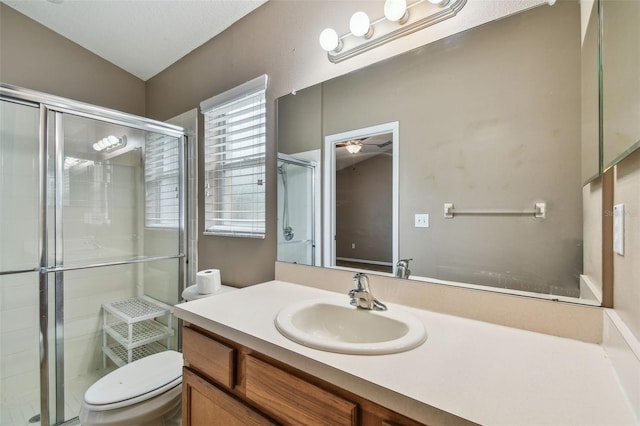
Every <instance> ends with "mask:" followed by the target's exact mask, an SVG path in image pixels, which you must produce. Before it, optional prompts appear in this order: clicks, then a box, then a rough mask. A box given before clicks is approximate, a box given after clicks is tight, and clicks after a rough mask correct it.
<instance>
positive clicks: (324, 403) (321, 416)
mask: <svg viewBox="0 0 640 426" xmlns="http://www.w3.org/2000/svg"><path fill="white" fill-rule="evenodd" d="M245 380H246V396H247V399H249V400H250V401H253V402H255V403H256V404H257V405H258V406H259V407H260V409H261V410H263V411H264V412H265V413H268V414H269V415H270V416H272V417H273V418H274V419H276V420H278V421H279V422H281V423H282V424H284V425H309V426H311V425H314V426H317V425H326V426H354V425H356V424H357V411H358V410H357V406H356V404H354V403H352V402H351V401H347V400H345V399H342V398H340V397H339V396H337V395H334V394H333V393H331V392H327V391H326V390H324V389H321V388H319V387H317V386H315V385H313V384H311V383H309V382H306V381H304V380H302V379H300V378H298V377H296V376H293V375H291V374H289V373H287V372H286V371H283V370H280V369H279V368H276V367H274V366H272V365H269V364H267V363H265V362H263V361H261V360H259V359H257V358H255V357H253V356H251V355H247V357H246V358H245Z"/></svg>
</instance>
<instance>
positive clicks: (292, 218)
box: [277, 151, 319, 265]
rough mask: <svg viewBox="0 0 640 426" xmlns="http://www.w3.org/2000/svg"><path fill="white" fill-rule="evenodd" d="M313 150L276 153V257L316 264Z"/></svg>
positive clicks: (314, 163) (315, 162)
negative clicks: (303, 153) (294, 154)
mask: <svg viewBox="0 0 640 426" xmlns="http://www.w3.org/2000/svg"><path fill="white" fill-rule="evenodd" d="M317 156H319V151H318V152H316V153H307V155H300V154H299V155H298V156H297V157H293V156H288V155H286V154H278V169H277V171H278V259H282V260H283V261H285V262H292V263H301V264H303V265H315V264H316V259H317V258H318V257H319V256H318V255H317V254H316V239H317V236H316V229H317V228H316V223H315V221H316V217H318V216H319V215H318V213H317V212H316V209H317V207H316V206H319V203H318V202H317V200H316V188H317V187H318V186H317V185H316V174H317V172H316V167H317V161H314V160H313V159H314V158H315V157H317Z"/></svg>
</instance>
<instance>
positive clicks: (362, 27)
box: [349, 12, 371, 37]
mask: <svg viewBox="0 0 640 426" xmlns="http://www.w3.org/2000/svg"><path fill="white" fill-rule="evenodd" d="M349 29H350V30H351V34H353V35H354V36H356V37H366V36H367V34H369V32H370V30H371V21H369V16H368V15H367V14H366V13H364V12H356V13H354V14H353V16H352V17H351V20H349Z"/></svg>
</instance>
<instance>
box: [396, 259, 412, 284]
mask: <svg viewBox="0 0 640 426" xmlns="http://www.w3.org/2000/svg"><path fill="white" fill-rule="evenodd" d="M411 260H413V259H402V260H399V261H398V264H397V265H396V278H403V279H405V280H406V279H407V278H409V275H411V270H410V269H409V261H411Z"/></svg>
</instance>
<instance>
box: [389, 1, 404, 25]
mask: <svg viewBox="0 0 640 426" xmlns="http://www.w3.org/2000/svg"><path fill="white" fill-rule="evenodd" d="M406 13H407V0H387V1H386V2H384V17H385V18H387V19H388V20H389V21H391V22H397V21H400V20H401V19H402V18H403V17H404V15H405V14H406Z"/></svg>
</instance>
